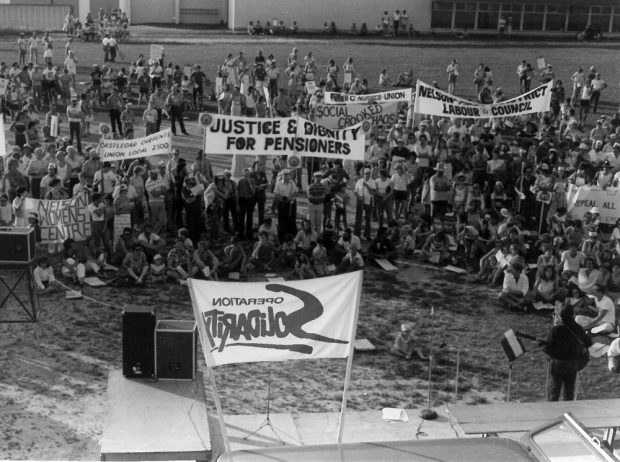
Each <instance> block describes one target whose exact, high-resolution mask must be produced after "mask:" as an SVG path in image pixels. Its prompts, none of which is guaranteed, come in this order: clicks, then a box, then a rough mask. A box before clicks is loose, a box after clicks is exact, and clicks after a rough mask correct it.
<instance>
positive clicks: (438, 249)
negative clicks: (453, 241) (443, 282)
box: [421, 231, 451, 265]
mask: <svg viewBox="0 0 620 462" xmlns="http://www.w3.org/2000/svg"><path fill="white" fill-rule="evenodd" d="M421 258H422V261H430V262H431V263H437V264H439V265H441V264H446V263H450V261H451V257H450V239H448V236H446V233H444V232H443V231H437V232H436V233H433V234H431V235H430V236H428V238H426V242H425V243H424V245H423V246H422V253H421Z"/></svg>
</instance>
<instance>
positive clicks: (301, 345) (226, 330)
mask: <svg viewBox="0 0 620 462" xmlns="http://www.w3.org/2000/svg"><path fill="white" fill-rule="evenodd" d="M361 283H362V271H357V272H354V273H346V274H342V275H339V276H330V277H323V278H315V279H308V280H304V281H285V282H275V283H272V282H243V283H238V282H216V281H202V280H197V279H189V280H188V287H189V292H190V296H191V298H192V305H193V307H194V316H195V318H196V323H197V324H198V332H199V334H200V341H201V343H202V347H203V353H204V355H205V359H206V362H207V365H208V366H210V367H213V366H219V365H223V364H232V363H244V362H257V361H285V360H298V359H314V358H344V357H347V356H348V355H349V352H350V350H351V343H352V342H353V341H354V340H355V318H356V316H355V313H356V307H357V306H358V304H359V289H360V285H361Z"/></svg>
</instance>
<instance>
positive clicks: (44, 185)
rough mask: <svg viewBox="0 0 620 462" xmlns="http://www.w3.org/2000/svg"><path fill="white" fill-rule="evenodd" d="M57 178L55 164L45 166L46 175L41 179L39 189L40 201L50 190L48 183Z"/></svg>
mask: <svg viewBox="0 0 620 462" xmlns="http://www.w3.org/2000/svg"><path fill="white" fill-rule="evenodd" d="M57 177H58V169H57V168H56V164H55V163H49V164H48V166H47V175H45V176H44V177H43V178H41V184H40V189H39V191H40V192H39V194H40V197H39V198H40V199H44V198H45V195H46V194H47V192H48V191H49V189H50V183H51V182H52V180H54V179H56V178H57Z"/></svg>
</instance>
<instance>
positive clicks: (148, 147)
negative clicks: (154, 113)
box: [99, 129, 172, 161]
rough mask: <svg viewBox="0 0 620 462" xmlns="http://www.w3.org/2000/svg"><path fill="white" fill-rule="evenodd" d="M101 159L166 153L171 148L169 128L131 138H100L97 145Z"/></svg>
mask: <svg viewBox="0 0 620 462" xmlns="http://www.w3.org/2000/svg"><path fill="white" fill-rule="evenodd" d="M99 149H100V153H101V160H109V161H113V160H125V159H135V158H137V157H149V156H157V155H162V154H163V155H166V156H167V155H168V154H170V150H171V149H172V133H171V131H170V129H167V130H161V131H159V132H157V133H153V134H152V135H149V136H145V137H143V138H135V139H133V140H106V139H104V140H102V141H101V143H100V145H99Z"/></svg>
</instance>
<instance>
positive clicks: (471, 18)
mask: <svg viewBox="0 0 620 462" xmlns="http://www.w3.org/2000/svg"><path fill="white" fill-rule="evenodd" d="M475 24H476V3H474V2H456V4H455V15H454V28H455V29H473V28H474V26H475Z"/></svg>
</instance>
